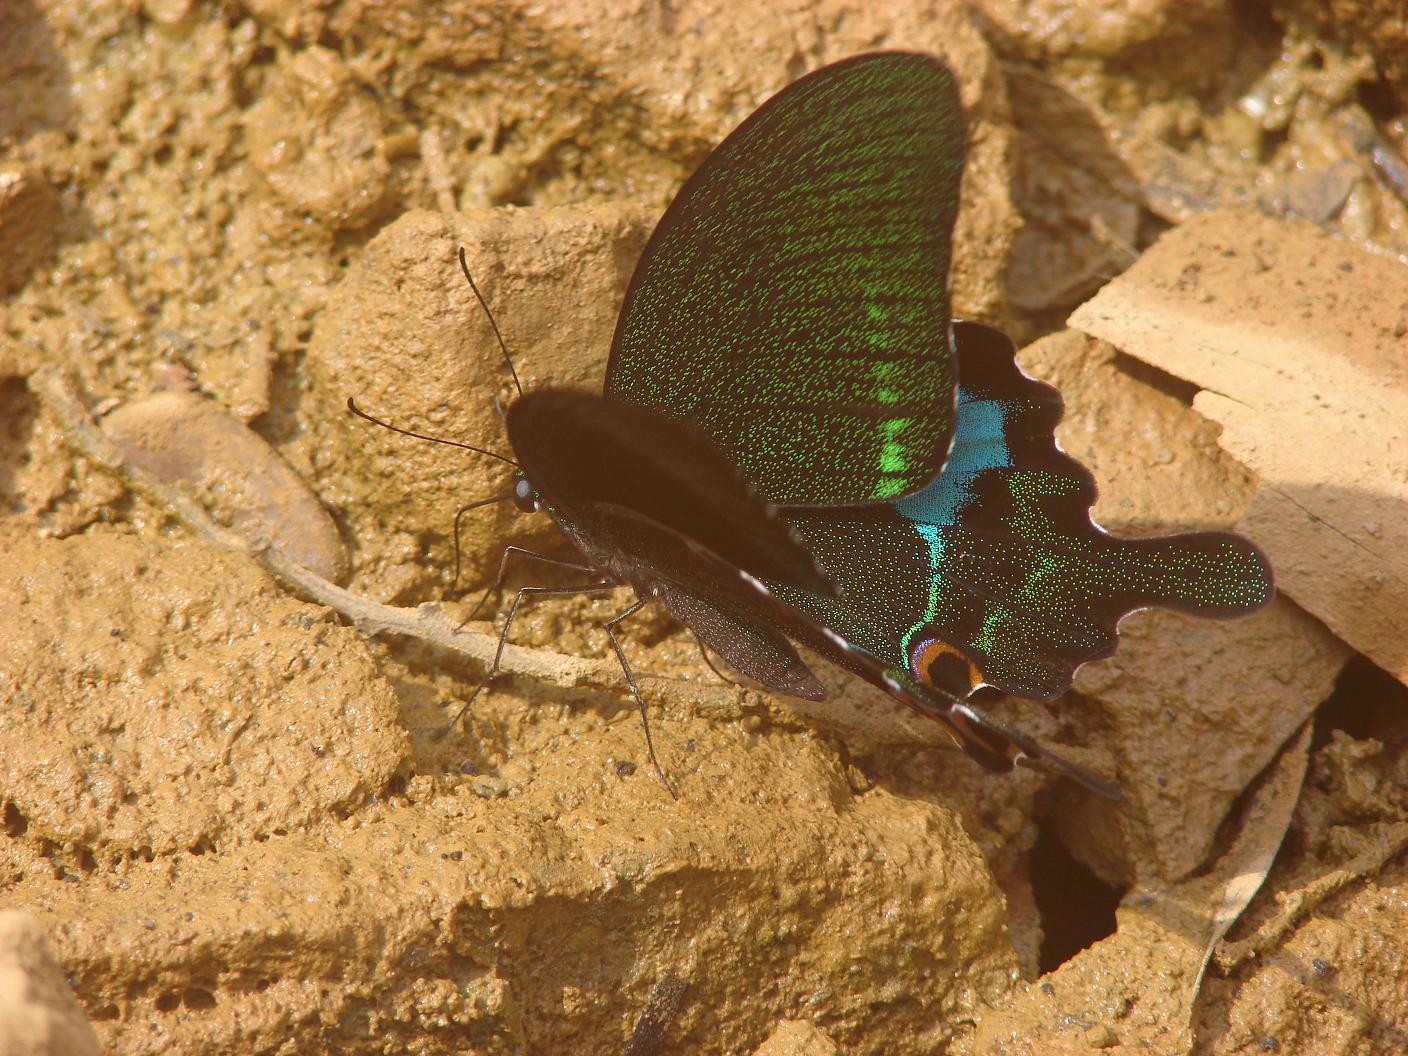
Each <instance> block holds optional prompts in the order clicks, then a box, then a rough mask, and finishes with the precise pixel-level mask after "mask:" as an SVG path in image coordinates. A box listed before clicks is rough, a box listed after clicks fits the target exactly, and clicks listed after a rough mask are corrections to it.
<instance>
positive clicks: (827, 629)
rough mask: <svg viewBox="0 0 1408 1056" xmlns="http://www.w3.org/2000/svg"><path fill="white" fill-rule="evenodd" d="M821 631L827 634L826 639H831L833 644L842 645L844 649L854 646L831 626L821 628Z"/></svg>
mask: <svg viewBox="0 0 1408 1056" xmlns="http://www.w3.org/2000/svg"><path fill="white" fill-rule="evenodd" d="M821 633H822V634H824V635H826V640H827V641H829V642H830V643H831V644H832V645H837V646H840V647H841V648H842V649H847V650H849V649H851V648H853V647H852V645H851V643H850V642H848V641H846V639H844V638H842V637H841V636H840V635H839V634H837V633H836V632H835V631H833V630H832V629H831V628H830V627H823V628H822V629H821Z"/></svg>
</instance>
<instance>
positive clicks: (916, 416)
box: [606, 53, 964, 505]
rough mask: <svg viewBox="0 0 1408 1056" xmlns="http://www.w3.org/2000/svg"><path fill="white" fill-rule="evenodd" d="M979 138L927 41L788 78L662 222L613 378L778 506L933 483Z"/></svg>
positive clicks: (632, 300) (635, 286)
mask: <svg viewBox="0 0 1408 1056" xmlns="http://www.w3.org/2000/svg"><path fill="white" fill-rule="evenodd" d="M963 139H964V126H963V119H962V113H961V110H960V108H959V104H958V97H957V92H956V89H955V87H954V83H953V79H952V76H951V74H950V73H949V71H948V70H947V69H946V68H945V67H944V66H943V65H942V64H941V63H939V62H938V61H936V60H934V59H932V58H929V57H927V56H922V55H912V54H904V53H883V54H875V55H866V56H860V57H858V58H855V59H850V60H846V61H843V62H839V63H836V64H834V65H832V66H828V67H826V68H824V69H822V70H819V71H818V72H816V73H814V74H812V75H810V76H808V77H804V78H802V79H801V80H799V81H797V82H795V83H793V84H791V85H789V86H788V87H787V88H785V89H784V90H783V91H781V92H780V93H778V94H777V95H776V96H774V97H773V98H772V99H770V100H769V101H768V102H767V103H765V104H764V105H763V106H762V107H761V108H760V109H759V110H758V111H757V112H756V113H754V114H753V115H752V116H751V117H750V118H748V119H747V120H746V121H745V122H744V123H743V124H742V125H740V126H739V128H738V129H737V130H736V131H735V132H734V133H733V134H732V135H730V136H729V137H728V138H727V139H726V140H724V142H723V143H722V144H720V145H719V147H718V148H717V149H716V150H715V151H714V152H713V153H712V154H711V155H710V156H709V158H708V159H707V160H706V161H705V162H704V164H703V165H702V166H701V167H700V169H699V170H698V171H697V172H696V173H695V174H694V176H693V177H691V179H690V180H689V181H688V182H687V183H686V184H685V186H684V188H683V189H682V190H681V191H680V193H679V195H678V197H677V198H676V199H675V201H674V203H673V204H672V205H671V206H670V208H669V210H668V211H667V212H666V214H665V216H664V218H663V219H662V220H661V221H660V224H659V226H658V227H657V228H656V230H655V233H654V235H653V236H652V237H651V239H650V242H649V243H648V245H647V246H646V249H645V252H644V254H643V256H642V258H641V261H640V263H639V265H638V266H637V268H636V272H635V275H634V276H633V278H632V281H631V287H630V290H629V292H628V293H627V295H626V302H625V306H624V307H623V309H622V311H621V317H620V320H619V322H618V324H617V329H616V336H615V341H614V343H613V346H612V351H611V360H610V364H609V366H608V368H607V379H606V393H607V395H608V396H610V397H612V398H614V399H617V400H622V401H626V402H630V403H634V404H637V405H640V406H644V407H649V408H653V409H655V410H658V411H661V412H663V413H665V414H668V415H671V416H673V417H676V418H680V419H686V420H688V421H690V422H691V423H693V424H694V425H696V426H697V427H699V428H700V429H702V430H703V431H704V432H705V433H706V434H707V435H708V436H709V437H710V438H711V439H712V440H713V442H714V443H715V444H716V445H717V446H718V447H719V448H720V449H721V450H722V451H723V452H724V453H725V454H726V455H727V457H728V458H729V459H730V460H731V461H732V462H734V463H735V464H736V465H737V466H738V467H739V468H740V469H741V470H742V471H743V473H744V475H745V476H746V477H747V478H748V479H749V480H750V481H752V482H753V484H754V485H755V486H756V487H757V489H758V490H759V491H760V492H761V494H762V495H764V496H765V497H766V498H768V499H770V500H772V501H774V502H777V503H791V504H803V505H823V504H825V505H835V504H852V503H865V502H873V501H877V500H884V499H889V498H893V497H895V496H898V495H903V494H907V493H909V492H913V491H915V490H917V489H919V488H921V487H922V486H924V485H925V484H927V483H928V482H929V481H930V480H932V479H933V478H934V476H935V475H936V474H937V473H938V471H939V469H940V467H941V466H942V464H943V459H944V456H945V455H946V453H947V451H948V446H949V441H950V437H951V432H952V427H953V420H954V406H953V401H954V378H953V372H952V369H951V357H950V354H949V347H948V324H949V297H948V288H947V284H948V269H949V253H950V249H949V242H950V237H951V234H952V230H953V224H954V219H955V216H956V214H957V208H958V185H959V176H960V173H961V171H962V165H963V153H964V149H963V148H964V142H963Z"/></svg>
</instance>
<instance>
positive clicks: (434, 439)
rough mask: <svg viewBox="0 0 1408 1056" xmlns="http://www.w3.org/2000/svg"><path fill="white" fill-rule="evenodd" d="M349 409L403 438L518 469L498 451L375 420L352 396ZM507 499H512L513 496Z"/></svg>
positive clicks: (348, 403) (349, 398)
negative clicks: (443, 445) (444, 447)
mask: <svg viewBox="0 0 1408 1056" xmlns="http://www.w3.org/2000/svg"><path fill="white" fill-rule="evenodd" d="M347 409H348V410H349V411H351V412H352V413H353V414H355V415H356V416H357V417H358V418H365V419H366V420H367V421H369V422H371V423H372V424H373V425H379V426H381V427H382V428H383V429H390V430H391V431H392V432H393V433H400V434H401V435H402V436H413V437H415V438H416V439H417V440H429V441H430V442H431V443H432V444H445V445H446V446H447V447H462V448H464V449H465V450H466V451H473V452H475V453H476V454H480V455H488V456H489V457H490V458H497V459H498V460H499V461H500V462H507V463H508V464H509V465H510V466H513V467H514V468H515V469H516V468H518V463H517V462H515V461H514V460H513V459H511V458H509V457H508V456H507V455H501V454H499V453H498V452H497V451H489V450H487V449H486V448H482V447H475V446H474V445H473V444H466V443H463V442H462V441H459V440H446V439H445V438H444V437H443V436H427V435H426V434H425V433H417V432H414V431H412V430H410V429H402V428H401V427H400V426H397V425H392V424H391V423H390V422H383V421H382V420H381V419H380V418H375V417H373V416H372V415H370V414H368V413H367V412H366V411H364V410H362V409H361V408H360V407H358V406H357V404H356V403H354V402H353V400H352V397H351V396H349V397H347ZM505 497H506V498H512V496H505ZM494 501H497V500H494Z"/></svg>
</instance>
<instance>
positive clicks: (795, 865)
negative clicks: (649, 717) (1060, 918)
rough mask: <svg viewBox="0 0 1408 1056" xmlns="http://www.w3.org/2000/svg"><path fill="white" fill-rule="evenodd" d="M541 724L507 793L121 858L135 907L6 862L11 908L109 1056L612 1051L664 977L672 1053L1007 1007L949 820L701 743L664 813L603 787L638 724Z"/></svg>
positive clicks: (792, 758)
mask: <svg viewBox="0 0 1408 1056" xmlns="http://www.w3.org/2000/svg"><path fill="white" fill-rule="evenodd" d="M519 706H520V707H521V703H520V704H519ZM554 710H556V709H554ZM521 721H522V724H523V725H524V726H525V727H526V728H527V729H528V730H530V731H533V733H531V734H530V736H534V737H535V740H536V742H537V747H536V748H535V749H534V750H533V751H532V752H531V753H530V756H531V757H530V758H529V759H528V760H525V761H526V762H529V763H531V765H533V766H534V768H535V769H534V771H533V772H532V774H531V776H530V777H527V778H526V779H522V780H519V781H517V782H515V783H513V784H512V786H511V787H510V788H509V789H508V790H507V792H506V794H504V795H501V796H497V797H493V798H484V797H482V796H481V795H479V794H477V792H476V790H475V779H473V778H469V777H463V776H456V775H452V774H440V775H435V776H434V778H433V779H432V777H431V775H426V776H425V778H424V779H423V780H421V779H417V781H414V782H412V783H411V786H410V798H399V797H398V798H395V799H392V800H389V801H387V802H386V803H383V804H376V805H370V806H366V807H363V808H361V809H360V810H358V811H357V813H356V814H355V815H354V816H352V817H350V818H348V819H346V820H345V821H339V820H337V819H336V818H335V817H331V816H328V815H324V821H323V824H322V825H321V826H319V828H318V829H317V830H315V831H312V832H309V833H293V834H290V835H287V836H275V837H272V838H270V839H268V840H265V841H262V842H258V843H247V844H244V845H242V846H240V847H237V848H231V849H229V850H227V851H224V852H222V853H220V854H218V855H212V854H207V855H201V856H193V855H178V856H176V857H174V858H172V859H169V860H161V861H157V862H153V863H143V862H140V861H138V862H133V863H129V864H128V865H126V866H125V867H124V869H123V872H122V889H120V890H119V889H117V888H116V887H114V886H111V885H110V884H108V883H107V882H106V881H104V880H99V879H96V878H88V877H79V878H78V879H77V881H76V882H74V883H64V882H62V881H60V880H57V879H55V877H54V871H53V868H52V865H51V864H49V863H47V862H46V860H45V859H43V858H42V857H39V856H37V855H36V856H35V858H34V859H33V861H32V862H24V861H21V860H19V859H18V858H17V856H16V855H14V854H13V853H10V854H9V857H8V862H7V868H8V875H9V876H10V877H14V878H15V879H13V881H12V882H10V883H9V884H8V886H7V888H6V892H5V900H6V901H13V902H23V903H25V904H28V905H32V906H34V907H35V910H36V912H39V913H40V914H41V917H42V919H44V920H45V921H46V922H47V923H49V924H50V926H51V927H53V929H54V935H55V940H54V941H55V944H56V946H57V948H58V950H59V954H60V959H61V961H62V963H63V964H64V965H65V967H66V969H67V970H69V971H73V972H76V973H78V974H80V975H81V977H82V980H83V994H84V1000H85V1001H86V1002H88V1003H89V1006H90V1007H92V1008H97V1009H103V1010H104V1014H103V1016H102V1018H101V1020H100V1023H99V1027H100V1030H101V1031H102V1033H103V1039H104V1043H105V1045H106V1046H107V1047H108V1049H109V1050H110V1051H115V1052H157V1051H164V1052H172V1051H207V1052H208V1051H212V1050H231V1051H232V1050H236V1049H243V1050H248V1049H251V1048H258V1047H261V1046H262V1045H263V1044H264V1039H269V1042H270V1043H271V1044H272V1043H273V1042H274V1040H275V1039H277V1042H278V1044H281V1045H283V1046H285V1047H290V1048H293V1049H297V1050H298V1051H304V1052H315V1051H366V1050H367V1049H368V1048H369V1047H374V1048H378V1049H382V1050H384V1049H385V1048H386V1047H388V1046H389V1047H392V1048H412V1047H414V1048H416V1049H417V1050H419V1051H422V1052H427V1053H452V1052H464V1051H475V1052H482V1053H486V1054H487V1053H504V1054H508V1053H516V1052H525V1051H526V1052H543V1053H558V1052H571V1053H574V1054H579V1056H598V1054H599V1056H607V1054H611V1056H617V1054H619V1053H620V1052H621V1050H622V1046H623V1043H624V1041H625V1037H626V1035H627V1033H629V1031H630V1029H631V1025H632V1024H633V1023H634V1022H635V1020H636V1018H637V1016H638V1015H639V1012H640V1010H641V1008H642V1007H643V1006H644V1005H645V1003H646V1000H647V995H648V993H649V992H650V991H651V989H652V987H653V986H654V984H655V982H656V981H657V980H659V979H661V978H664V977H665V976H666V975H670V974H673V975H675V976H677V977H679V978H682V979H686V980H688V983H689V985H688V989H687V990H686V992H685V995H684V999H683V1001H682V1004H681V1006H680V1012H679V1015H678V1017H677V1019H676V1020H675V1022H674V1024H673V1025H672V1026H671V1028H670V1030H669V1033H668V1037H669V1039H670V1042H671V1044H670V1046H669V1047H668V1048H667V1049H666V1050H665V1051H678V1052H694V1051H698V1052H726V1051H748V1050H751V1049H752V1048H753V1047H754V1046H756V1045H757V1044H758V1043H759V1042H760V1041H761V1040H762V1039H763V1038H764V1037H765V1036H766V1035H767V1034H768V1032H769V1031H771V1030H772V1029H773V1027H774V1025H775V1023H776V1021H777V1015H778V1011H777V1010H778V1009H779V1008H795V1007H805V1008H806V1009H807V1013H808V1015H809V1016H811V1017H814V1018H815V1020H816V1021H817V1022H820V1023H824V1024H826V1028H827V1032H828V1033H829V1034H830V1035H831V1036H832V1038H834V1039H835V1041H836V1043H837V1045H839V1046H843V1047H844V1051H846V1052H853V1053H858V1054H866V1053H893V1052H895V1051H896V1050H895V1047H894V1045H893V1039H894V1038H897V1037H901V1038H906V1039H909V1040H908V1041H907V1042H906V1050H907V1051H937V1050H940V1049H942V1048H943V1047H944V1045H945V1044H946V1043H947V1042H948V1040H950V1039H951V1038H952V1037H953V1035H954V1033H955V1031H956V1030H957V1029H958V1026H959V1024H960V1023H961V1022H963V1021H965V1020H967V1019H970V1018H971V1017H972V1016H973V1015H974V1014H975V1009H976V1006H977V1004H978V1003H980V1002H986V1001H992V1000H995V999H996V998H997V997H998V996H999V995H1000V994H1002V993H1004V992H1005V991H1006V990H1007V989H1008V988H1009V987H1010V985H1011V982H1012V979H1013V975H1014V972H1015V963H1014V959H1013V956H1012V953H1011V950H1010V948H1009V947H1008V946H1007V943H1006V940H1005V937H1004V934H1003V909H1002V901H1001V897H1000V896H999V895H998V894H997V892H996V891H995V889H994V888H993V886H992V882H991V878H990V876H989V874H988V872H987V869H986V866H985V865H984V864H983V862H982V859H981V857H980V856H979V855H978V854H977V852H976V850H975V848H974V847H973V845H972V844H971V842H970V841H969V840H968V838H967V837H966V836H965V835H964V834H963V832H962V830H961V828H960V827H959V826H958V824H957V821H956V819H955V817H954V815H953V814H952V813H951V812H950V811H948V810H947V809H946V808H944V807H942V806H940V805H938V804H935V803H932V802H928V801H925V800H923V799H918V798H913V797H908V796H905V797H899V796H895V795H893V794H891V793H888V792H886V791H885V790H884V789H882V788H875V789H871V790H870V791H868V792H866V793H864V794H860V795H857V794H854V793H853V792H852V791H851V790H850V788H849V786H848V783H847V780H846V776H845V771H844V767H843V766H841V765H840V763H839V761H838V759H837V758H836V755H835V753H834V752H833V751H832V750H830V749H829V748H828V747H827V746H826V745H825V743H824V742H822V741H820V740H818V739H816V738H808V737H799V736H785V735H771V736H767V737H758V736H754V735H752V734H750V733H748V732H747V730H745V729H744V728H743V726H742V725H740V724H730V723H717V722H716V723H708V722H703V721H699V720H695V719H688V720H683V721H667V722H662V723H661V724H660V726H658V727H657V731H656V736H657V738H659V739H660V741H661V743H663V744H665V745H667V746H668V749H667V765H670V766H671V767H672V772H673V773H674V774H675V777H676V781H677V783H678V784H679V787H680V792H681V798H680V800H679V801H672V800H671V799H670V798H669V797H668V796H667V795H666V793H665V792H664V791H663V789H661V788H660V786H659V785H658V784H657V783H656V782H655V781H654V780H653V779H652V778H651V776H650V775H649V774H648V772H645V771H643V770H642V771H639V772H637V773H635V774H634V775H631V776H629V777H626V778H623V777H621V776H620V775H619V774H618V772H617V770H616V769H614V768H613V767H612V766H611V765H610V762H609V760H610V759H612V758H616V759H620V758H623V757H625V758H629V757H631V756H635V757H637V758H638V757H639V755H638V753H639V735H640V734H639V729H638V727H637V724H636V722H635V719H634V716H632V715H629V713H628V712H627V713H626V716H625V721H624V722H622V721H616V722H608V721H604V717H603V716H602V715H601V714H599V713H598V712H597V710H596V709H595V708H590V707H589V708H582V709H574V713H573V714H571V715H569V716H566V717H555V716H554V715H553V714H552V713H550V712H548V709H538V711H537V712H536V713H534V714H533V715H531V716H529V717H528V718H527V719H526V720H521ZM686 744H688V745H689V746H690V750H686Z"/></svg>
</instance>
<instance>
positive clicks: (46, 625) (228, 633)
mask: <svg viewBox="0 0 1408 1056" xmlns="http://www.w3.org/2000/svg"><path fill="white" fill-rule="evenodd" d="M0 612H3V613H5V618H4V619H3V620H0V699H3V707H0V787H3V788H4V790H5V792H4V794H5V797H6V801H7V803H8V807H7V810H8V812H9V813H8V815H7V816H8V818H9V829H10V831H11V832H12V833H16V832H18V833H20V834H23V835H24V837H25V838H26V840H29V841H51V842H52V843H54V844H57V845H59V846H62V847H64V848H66V849H67V850H66V851H65V853H64V855H63V860H64V862H65V863H66V865H65V866H56V869H57V871H58V872H59V873H60V874H62V873H64V872H66V871H79V872H81V871H83V870H84V869H86V868H91V867H92V863H93V862H94V860H97V861H101V862H104V863H111V862H113V861H116V860H121V859H124V858H126V857H128V856H147V857H149V856H151V855H154V854H155V855H168V854H171V853H174V852H178V851H194V852H197V853H201V852H204V851H206V850H210V849H212V848H215V847H228V846H231V845H233V844H236V843H240V842H242V841H246V840H253V839H262V838H267V837H268V836H269V835H270V834H271V833H274V832H284V831H291V830H294V829H299V828H302V827H305V826H307V825H308V824H310V823H311V822H312V821H313V820H315V819H316V818H319V817H322V816H324V815H325V814H326V813H327V812H329V811H334V812H336V811H343V810H350V809H353V808H355V807H357V806H359V805H361V804H362V803H364V802H365V801H366V800H367V798H368V797H370V796H373V795H376V794H378V793H380V792H381V791H382V790H383V789H384V788H385V787H386V784H387V782H388V781H390V780H391V778H392V777H393V776H394V775H395V774H396V773H397V772H398V771H399V770H400V769H401V768H402V766H403V765H404V763H405V761H406V756H407V751H408V742H407V738H406V734H405V731H404V730H402V729H401V727H400V726H399V725H397V721H396V720H397V706H396V700H395V698H394V696H393V695H392V693H391V691H390V689H389V687H388V686H387V684H386V683H385V682H384V681H383V680H382V679H381V677H380V675H379V674H378V673H377V671H376V669H375V668H374V667H373V666H372V664H371V661H370V658H369V657H368V656H367V653H366V649H365V647H364V646H363V645H362V643H361V642H360V640H358V639H357V637H356V636H355V634H354V633H353V632H352V631H350V630H349V629H347V628H343V627H340V626H338V625H336V624H335V623H331V622H329V621H328V619H327V616H326V614H325V613H324V612H323V611H321V610H318V609H316V608H313V607H311V606H308V605H304V604H302V603H300V602H297V601H294V600H292V599H290V598H289V597H287V596H286V595H284V594H283V593H282V592H280V591H278V590H277V589H276V588H275V587H274V585H273V584H272V583H270V582H269V580H268V579H267V578H265V577H264V576H262V575H261V574H259V573H258V572H257V571H256V570H255V569H254V567H253V566H252V565H251V564H250V563H249V562H248V561H247V560H246V559H244V558H242V557H239V556H237V555H232V554H229V553H227V552H224V551H216V550H213V549H211V548H209V547H206V546H201V545H185V546H174V545H169V544H167V545H154V544H152V543H147V542H142V541H140V540H138V539H137V538H135V537H133V536H130V535H121V534H117V533H113V532H90V533H88V534H86V535H84V536H81V537H76V538H70V539H65V540H34V539H31V540H23V541H18V540H17V541H16V543H15V545H13V546H12V547H11V548H9V550H8V552H7V553H6V554H5V560H4V562H3V563H0Z"/></svg>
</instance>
